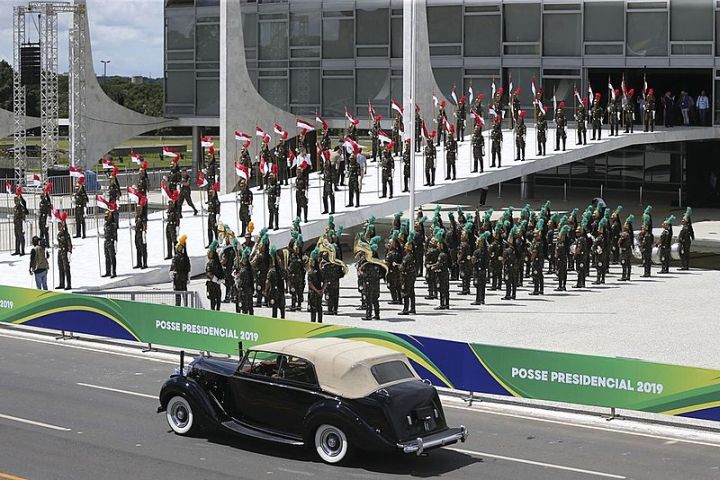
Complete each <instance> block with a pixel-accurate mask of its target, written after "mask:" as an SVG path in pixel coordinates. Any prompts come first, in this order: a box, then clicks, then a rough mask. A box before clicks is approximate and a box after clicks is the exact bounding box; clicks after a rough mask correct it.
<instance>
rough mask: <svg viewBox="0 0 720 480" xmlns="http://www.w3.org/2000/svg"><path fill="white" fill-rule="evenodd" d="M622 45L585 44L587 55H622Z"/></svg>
mask: <svg viewBox="0 0 720 480" xmlns="http://www.w3.org/2000/svg"><path fill="white" fill-rule="evenodd" d="M622 54H623V46H622V45H585V55H622Z"/></svg>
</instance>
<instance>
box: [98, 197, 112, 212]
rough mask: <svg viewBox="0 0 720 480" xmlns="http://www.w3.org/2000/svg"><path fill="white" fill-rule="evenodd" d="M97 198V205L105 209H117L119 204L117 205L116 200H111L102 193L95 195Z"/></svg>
mask: <svg viewBox="0 0 720 480" xmlns="http://www.w3.org/2000/svg"><path fill="white" fill-rule="evenodd" d="M95 200H96V201H97V206H98V207H100V208H102V209H103V210H110V211H111V212H114V211H115V210H117V205H115V202H111V201H110V200H108V199H107V198H105V197H103V196H102V195H95Z"/></svg>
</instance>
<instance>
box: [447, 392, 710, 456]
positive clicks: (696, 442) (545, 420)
mask: <svg viewBox="0 0 720 480" xmlns="http://www.w3.org/2000/svg"><path fill="white" fill-rule="evenodd" d="M443 405H444V406H445V407H447V408H454V409H456V410H467V411H468V412H475V413H486V414H488V415H499V416H501V417H512V418H520V419H523V420H534V421H536V422H543V423H553V424H556V425H565V426H568V427H576V428H585V429H588V430H599V431H602V432H609V433H622V434H625V435H635V436H637V437H646V438H654V439H657V440H666V441H669V442H677V443H689V444H693V445H703V446H705V447H714V448H720V444H718V443H711V442H703V441H700V440H690V439H685V438H673V437H667V436H663V435H655V434H652V433H643V432H631V431H628V430H618V429H614V428H606V427H596V426H594V425H583V424H581V423H572V422H564V421H562V420H552V419H549V418H539V417H533V416H530V415H520V414H516V413H506V412H494V411H492V410H487V409H481V408H471V407H461V406H459V405H448V404H445V403H444V404H443Z"/></svg>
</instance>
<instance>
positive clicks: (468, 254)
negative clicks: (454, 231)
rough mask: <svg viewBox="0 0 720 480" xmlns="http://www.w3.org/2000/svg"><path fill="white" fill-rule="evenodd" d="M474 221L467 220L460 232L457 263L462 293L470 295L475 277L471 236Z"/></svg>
mask: <svg viewBox="0 0 720 480" xmlns="http://www.w3.org/2000/svg"><path fill="white" fill-rule="evenodd" d="M472 229H473V223H472V222H466V223H465V227H464V228H463V229H462V233H461V234H460V235H461V236H460V247H459V248H458V250H457V258H456V263H457V265H458V269H459V271H460V280H461V283H460V286H461V288H460V295H470V283H471V281H472V277H473V247H474V245H473V243H474V242H473V241H472V239H471V238H470V234H471V233H472Z"/></svg>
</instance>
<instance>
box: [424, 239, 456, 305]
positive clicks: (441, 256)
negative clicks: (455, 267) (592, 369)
mask: <svg viewBox="0 0 720 480" xmlns="http://www.w3.org/2000/svg"><path fill="white" fill-rule="evenodd" d="M444 236H445V231H444V230H443V229H442V228H437V229H436V230H435V240H436V242H437V252H438V253H437V260H436V261H435V262H434V263H432V264H429V265H428V266H427V268H428V270H432V271H433V272H434V274H435V275H434V277H435V281H436V284H437V291H438V293H439V295H440V305H439V306H438V307H435V310H448V309H449V308H450V253H449V251H448V247H447V245H446V244H445V239H444Z"/></svg>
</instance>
